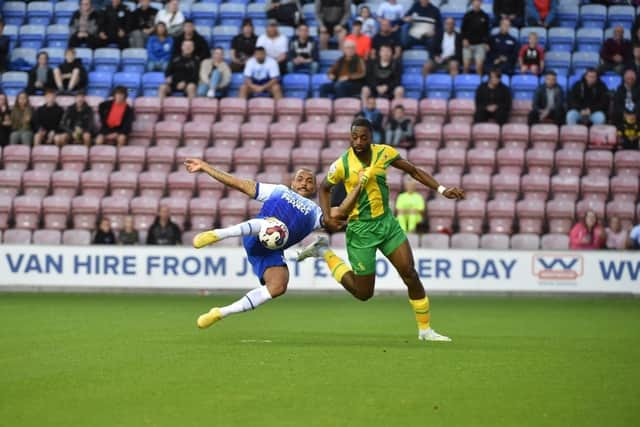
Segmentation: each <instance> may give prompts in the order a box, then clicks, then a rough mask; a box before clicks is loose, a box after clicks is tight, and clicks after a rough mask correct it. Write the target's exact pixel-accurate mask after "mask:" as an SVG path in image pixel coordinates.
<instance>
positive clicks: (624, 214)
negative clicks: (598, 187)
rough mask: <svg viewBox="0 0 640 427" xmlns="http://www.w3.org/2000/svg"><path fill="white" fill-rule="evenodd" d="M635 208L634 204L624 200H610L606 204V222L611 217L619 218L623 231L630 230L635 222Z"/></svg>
mask: <svg viewBox="0 0 640 427" xmlns="http://www.w3.org/2000/svg"><path fill="white" fill-rule="evenodd" d="M635 211H636V206H635V203H633V202H630V201H626V200H612V201H610V202H609V203H607V207H606V213H607V222H608V221H610V220H611V217H612V216H617V217H618V218H620V222H621V225H622V228H623V229H626V230H630V229H631V228H632V227H633V226H634V225H635V224H637V222H636V212H635Z"/></svg>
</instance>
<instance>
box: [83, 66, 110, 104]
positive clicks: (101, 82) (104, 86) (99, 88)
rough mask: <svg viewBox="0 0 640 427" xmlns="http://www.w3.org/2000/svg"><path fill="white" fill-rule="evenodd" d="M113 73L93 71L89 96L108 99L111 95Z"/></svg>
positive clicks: (90, 74) (90, 76) (90, 77)
mask: <svg viewBox="0 0 640 427" xmlns="http://www.w3.org/2000/svg"><path fill="white" fill-rule="evenodd" d="M112 80H113V73H112V72H109V71H104V70H103V71H91V72H90V73H89V88H88V89H87V94H89V95H91V96H101V97H103V98H106V97H108V96H109V95H110V93H111V83H112Z"/></svg>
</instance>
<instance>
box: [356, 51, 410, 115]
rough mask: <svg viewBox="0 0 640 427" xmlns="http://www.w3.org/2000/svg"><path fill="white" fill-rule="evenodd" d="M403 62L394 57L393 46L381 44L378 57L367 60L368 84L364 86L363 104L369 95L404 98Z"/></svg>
mask: <svg viewBox="0 0 640 427" xmlns="http://www.w3.org/2000/svg"><path fill="white" fill-rule="evenodd" d="M401 76H402V64H401V62H400V61H397V60H395V59H393V51H392V50H391V46H387V45H382V46H380V52H379V53H378V57H377V58H376V59H370V60H369V61H368V62H367V74H366V84H365V85H364V86H363V87H362V99H363V104H364V101H366V99H367V98H369V96H370V95H371V96H374V97H376V98H386V99H394V98H395V99H402V98H403V97H404V89H403V88H402V86H400V78H401Z"/></svg>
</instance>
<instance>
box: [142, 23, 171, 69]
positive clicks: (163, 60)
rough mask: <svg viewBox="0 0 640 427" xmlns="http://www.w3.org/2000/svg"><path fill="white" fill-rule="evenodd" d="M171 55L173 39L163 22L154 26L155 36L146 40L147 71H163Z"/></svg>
mask: <svg viewBox="0 0 640 427" xmlns="http://www.w3.org/2000/svg"><path fill="white" fill-rule="evenodd" d="M172 55H173V37H171V36H170V35H169V33H168V32H167V26H166V25H165V24H164V22H158V23H157V24H156V30H155V34H152V35H151V36H150V37H149V39H148V40H147V71H164V70H166V69H167V66H168V65H169V62H170V61H171V56H172Z"/></svg>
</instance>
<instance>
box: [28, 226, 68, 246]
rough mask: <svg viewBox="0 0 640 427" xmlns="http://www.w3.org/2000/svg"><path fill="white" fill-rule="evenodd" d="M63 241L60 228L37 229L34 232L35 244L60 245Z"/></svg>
mask: <svg viewBox="0 0 640 427" xmlns="http://www.w3.org/2000/svg"><path fill="white" fill-rule="evenodd" d="M61 243H62V233H61V232H60V230H47V229H42V230H36V231H34V232H33V244H34V245H56V246H57V245H59V244H61Z"/></svg>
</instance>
